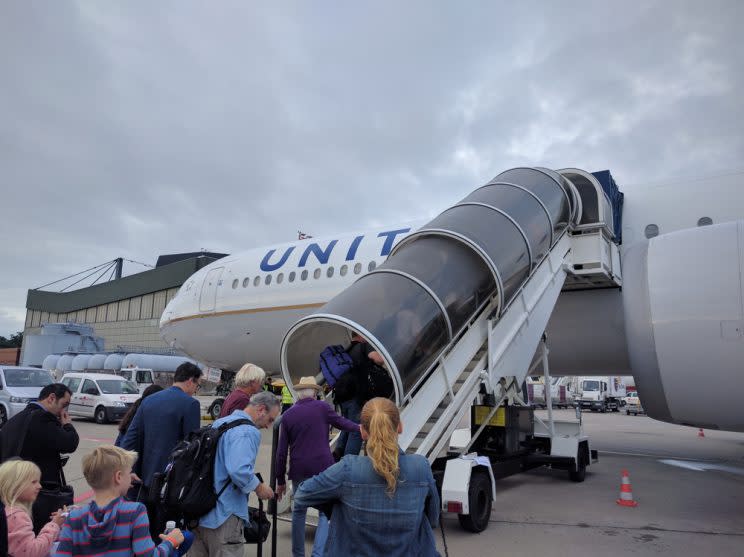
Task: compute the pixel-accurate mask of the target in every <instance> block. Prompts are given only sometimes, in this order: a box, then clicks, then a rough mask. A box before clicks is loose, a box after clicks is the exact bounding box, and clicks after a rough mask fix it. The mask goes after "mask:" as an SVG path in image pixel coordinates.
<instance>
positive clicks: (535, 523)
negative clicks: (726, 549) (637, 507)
mask: <svg viewBox="0 0 744 557" xmlns="http://www.w3.org/2000/svg"><path fill="white" fill-rule="evenodd" d="M452 519H454V516H453V517H452ZM488 523H489V524H515V525H522V526H560V527H567V528H605V529H612V530H628V531H647V532H669V533H674V534H702V535H705V536H738V537H744V532H726V531H716V530H689V529H685V530H680V529H677V528H661V527H658V526H617V525H615V524H588V523H586V522H578V523H573V524H571V523H566V522H548V521H533V520H525V521H522V520H499V519H494V518H491V519H489V520H488Z"/></svg>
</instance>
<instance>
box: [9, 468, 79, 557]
mask: <svg viewBox="0 0 744 557" xmlns="http://www.w3.org/2000/svg"><path fill="white" fill-rule="evenodd" d="M40 490H41V470H39V467H38V466H36V464H34V463H33V462H29V461H27V460H9V461H7V462H5V463H4V464H2V465H0V499H2V501H3V504H4V505H5V515H6V517H7V520H8V554H9V555H14V556H18V557H21V556H23V557H46V556H47V555H49V551H50V549H51V547H52V544H53V543H54V541H55V540H56V539H57V537H58V536H59V529H60V526H61V525H62V523H63V522H64V520H65V518H64V516H62V511H63V509H60V510H59V511H57V512H55V513H54V514H52V520H51V521H50V522H49V523H48V524H46V525H45V526H44V527H43V528H42V529H41V531H40V532H39V535H38V536H34V529H33V523H32V521H31V505H33V503H34V501H35V500H36V496H37V495H38V494H39V491H40Z"/></svg>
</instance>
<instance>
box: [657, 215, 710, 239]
mask: <svg viewBox="0 0 744 557" xmlns="http://www.w3.org/2000/svg"><path fill="white" fill-rule="evenodd" d="M711 224H713V219H712V218H710V217H700V218H699V219H698V221H697V225H698V226H710V225H711ZM643 233H644V235H645V236H646V238H648V239H649V240H650V239H651V238H654V237H656V236H658V235H659V225H658V224H649V225H646V228H645V230H644V231H643Z"/></svg>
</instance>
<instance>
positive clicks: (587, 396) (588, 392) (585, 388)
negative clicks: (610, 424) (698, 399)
mask: <svg viewBox="0 0 744 557" xmlns="http://www.w3.org/2000/svg"><path fill="white" fill-rule="evenodd" d="M579 402H580V404H581V408H582V409H584V408H588V409H589V410H591V411H592V412H607V382H606V381H603V380H602V379H599V378H596V379H585V380H584V381H582V382H581V398H580V399H579Z"/></svg>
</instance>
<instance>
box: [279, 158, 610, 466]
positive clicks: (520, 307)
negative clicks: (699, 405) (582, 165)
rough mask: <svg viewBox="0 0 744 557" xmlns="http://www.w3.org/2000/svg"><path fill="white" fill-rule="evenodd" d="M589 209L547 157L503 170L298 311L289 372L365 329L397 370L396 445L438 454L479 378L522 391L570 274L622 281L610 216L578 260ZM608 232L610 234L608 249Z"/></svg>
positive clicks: (286, 362)
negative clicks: (577, 242) (593, 247)
mask: <svg viewBox="0 0 744 557" xmlns="http://www.w3.org/2000/svg"><path fill="white" fill-rule="evenodd" d="M569 170H570V172H567V174H568V175H572V176H574V177H575V178H576V179H583V178H585V176H584V174H586V173H584V174H577V173H583V171H577V170H576V169H569ZM588 176H591V175H588ZM587 180H589V179H588V178H587ZM589 181H590V180H589ZM594 186H596V184H594ZM583 217H584V211H583V203H582V195H581V194H580V193H579V191H578V190H577V188H576V187H575V186H574V184H573V183H572V181H571V180H570V179H569V178H567V177H566V176H564V175H563V174H561V173H559V172H555V171H552V170H549V169H545V168H515V169H511V170H508V171H506V172H503V173H501V174H499V175H498V176H497V177H496V178H494V179H493V180H492V181H491V182H489V183H488V184H486V185H484V186H482V187H480V188H478V189H476V190H475V191H473V192H472V193H471V194H470V195H468V196H467V197H465V198H464V199H463V200H462V201H460V202H459V203H457V204H455V205H453V206H452V207H450V208H448V209H447V210H446V211H444V212H443V213H441V214H440V215H439V216H438V217H436V218H435V219H434V220H432V221H431V222H429V223H428V224H426V225H424V226H423V227H421V228H420V229H419V230H417V231H416V232H414V233H412V234H410V235H409V236H407V237H406V238H404V239H403V240H402V241H401V242H400V243H399V244H398V245H397V246H395V248H394V249H393V250H392V252H391V254H390V255H389V257H388V259H387V260H386V261H385V263H384V264H382V265H381V266H379V267H378V268H377V269H375V270H374V271H372V272H370V273H368V274H367V275H364V276H363V277H361V278H359V279H358V280H357V281H356V282H355V283H354V284H353V285H352V286H350V287H349V288H347V289H346V290H344V291H343V292H341V293H340V294H339V295H337V296H336V297H335V298H333V299H332V300H331V301H329V302H328V303H327V304H326V305H325V306H323V307H322V308H320V309H319V310H318V311H317V312H316V313H313V314H310V315H308V316H306V317H304V318H303V319H301V320H299V321H298V322H297V323H295V324H294V325H293V326H292V327H291V328H290V330H289V331H288V332H287V334H286V335H285V337H284V340H283V342H282V347H281V364H282V373H283V375H284V378H285V380H286V382H287V384H288V385H292V384H294V383H295V382H296V381H297V380H298V379H299V377H301V376H303V375H307V364H308V362H317V360H318V354H320V352H321V351H322V350H323V349H324V348H325V347H326V346H328V345H331V344H345V345H347V344H348V342H349V339H350V335H351V332H357V333H359V334H360V335H362V336H363V337H364V338H365V339H367V341H368V342H369V343H370V344H371V345H372V346H373V347H374V349H375V350H377V351H378V352H379V353H380V354H381V355H382V357H383V359H384V361H385V368H386V369H387V370H388V371H389V373H390V376H391V378H392V380H393V383H394V388H395V393H394V399H395V402H396V403H397V404H398V406H399V407H400V409H401V415H402V420H403V423H404V429H403V433H402V435H401V436H400V438H399V442H400V445H401V447H402V448H403V450H406V451H407V452H411V453H414V452H415V453H418V454H422V455H425V456H426V457H427V458H428V459H429V460H430V462H433V460H434V459H435V458H437V456H438V455H439V454H440V453H441V451H442V450H443V449H447V448H448V443H449V439H450V436H451V434H452V433H453V431H454V430H455V428H456V427H457V426H458V423H459V422H460V420H461V419H462V418H463V416H465V415H466V413H467V412H468V411H469V409H470V406H471V404H472V401H473V399H474V398H475V397H476V395H477V394H478V393H479V391H481V388H482V387H481V386H482V385H483V386H484V387H485V390H486V392H487V393H488V394H489V395H492V397H491V400H492V403H493V404H494V408H495V407H497V406H498V405H499V404H500V403H501V402H502V401H503V399H504V398H505V397H507V396H510V395H511V396H513V397H518V395H517V393H518V390H519V386H520V385H521V384H522V382H523V381H524V379H525V377H526V375H527V373H528V370H529V368H530V363H531V362H532V360H533V358H534V356H535V354H536V350H537V348H538V346H539V344H540V341H541V338H542V337H543V334H544V331H545V328H546V326H547V323H548V320H549V318H550V315H551V313H552V311H553V308H554V306H555V303H556V301H557V299H558V296H559V294H560V292H561V289H562V288H563V286H564V283H565V282H566V277H567V276H568V275H571V276H574V273H575V272H576V271H580V272H582V273H583V274H582V275H581V278H580V279H579V280H578V281H577V284H578V283H580V282H582V281H583V282H584V283H586V282H591V281H592V280H594V281H595V282H596V283H597V284H602V285H604V284H606V283H613V281H614V284H616V285H617V280H618V279H619V266H618V267H617V268H615V269H613V267H612V264H613V261H612V254H613V253H614V252H613V248H614V249H615V250H616V249H617V247H616V245H615V243H614V237H613V233H612V227H611V226H607V224H606V223H597V222H593V223H589V224H591V225H592V226H590V227H586V228H585V229H582V235H584V232H585V234H586V235H587V236H588V235H590V234H594V233H599V234H600V235H601V238H599V239H597V238H594V237H592V238H591V240H589V241H590V242H594V243H595V244H597V245H598V246H599V248H598V250H597V253H596V254H595V255H594V259H596V260H598V261H600V264H599V265H594V263H593V262H591V261H589V262H588V263H592V265H591V266H589V267H586V268H584V264H582V265H581V266H580V268H574V266H573V263H572V259H571V252H572V232H573V231H575V230H577V229H578V228H579V227H580V226H581V224H582V222H581V221H582V219H583ZM610 217H611V215H610ZM604 229H607V230H609V232H608V231H605V230H604ZM602 242H608V243H609V244H611V246H610V247H607V248H606V249H607V252H606V254H603V251H602V250H603V249H605V247H606V246H604V244H602ZM585 251H586V252H587V253H586V254H585V255H586V256H587V258H589V259H591V254H589V249H588V248H587V250H585ZM604 255H606V256H607V257H605V259H603V257H604ZM601 261H604V263H601Z"/></svg>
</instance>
